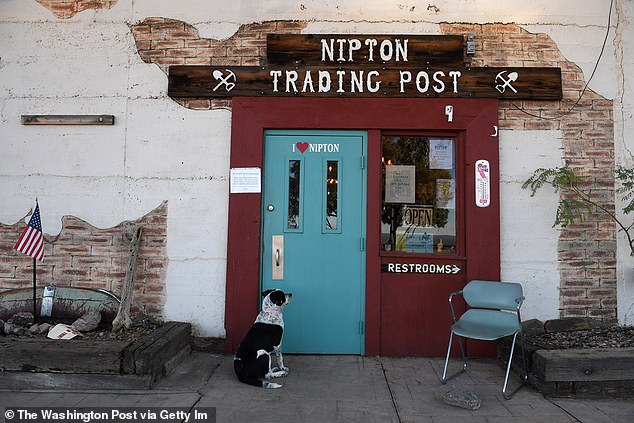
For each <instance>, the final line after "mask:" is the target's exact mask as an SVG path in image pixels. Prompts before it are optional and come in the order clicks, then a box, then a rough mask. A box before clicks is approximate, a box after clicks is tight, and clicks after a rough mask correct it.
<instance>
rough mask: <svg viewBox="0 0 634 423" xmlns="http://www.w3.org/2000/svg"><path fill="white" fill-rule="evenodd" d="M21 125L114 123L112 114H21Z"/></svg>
mask: <svg viewBox="0 0 634 423" xmlns="http://www.w3.org/2000/svg"><path fill="white" fill-rule="evenodd" d="M21 120H22V125H114V115H22V119H21Z"/></svg>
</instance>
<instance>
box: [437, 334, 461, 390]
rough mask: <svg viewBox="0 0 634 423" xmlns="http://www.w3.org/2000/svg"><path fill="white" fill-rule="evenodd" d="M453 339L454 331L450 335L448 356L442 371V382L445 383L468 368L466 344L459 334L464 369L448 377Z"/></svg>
mask: <svg viewBox="0 0 634 423" xmlns="http://www.w3.org/2000/svg"><path fill="white" fill-rule="evenodd" d="M451 341H453V331H451V334H450V335H449V346H448V347H447V358H446V359H445V368H444V370H443V372H442V379H441V380H440V382H441V383H442V384H443V385H444V384H445V383H447V382H449V381H450V380H451V379H453V378H454V377H456V376H458V375H459V374H460V373H463V372H464V371H465V370H467V357H466V356H465V353H464V345H463V343H462V338H461V337H459V336H458V342H459V343H460V353H461V354H462V370H459V371H457V372H456V373H454V374H452V375H451V376H449V377H447V367H448V366H449V355H450V354H451Z"/></svg>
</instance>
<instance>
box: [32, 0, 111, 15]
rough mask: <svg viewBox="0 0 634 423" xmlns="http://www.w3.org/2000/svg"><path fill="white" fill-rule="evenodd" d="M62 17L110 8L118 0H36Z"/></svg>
mask: <svg viewBox="0 0 634 423" xmlns="http://www.w3.org/2000/svg"><path fill="white" fill-rule="evenodd" d="M35 1H37V2H38V3H40V4H41V5H42V6H44V7H46V8H47V9H48V10H50V11H51V12H53V14H54V15H55V16H57V17H58V18H60V19H68V18H72V17H73V16H75V15H76V14H77V13H79V12H82V11H84V10H87V9H110V8H112V6H114V5H115V3H116V2H117V1H118V0H96V1H95V0H92V1H91V0H35Z"/></svg>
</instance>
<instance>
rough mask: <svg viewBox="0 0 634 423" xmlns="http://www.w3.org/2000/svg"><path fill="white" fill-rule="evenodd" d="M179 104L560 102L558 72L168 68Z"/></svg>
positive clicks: (171, 90)
mask: <svg viewBox="0 0 634 423" xmlns="http://www.w3.org/2000/svg"><path fill="white" fill-rule="evenodd" d="M168 95H169V96H170V97H181V98H231V97H234V96H249V97H253V96H255V97H260V96H277V97H340V98H362V97H375V98H379V97H383V98H386V97H419V98H420V97H450V98H498V99H512V100H520V99H524V100H560V99H561V98H562V86H561V69H560V68H519V67H508V68H491V67H482V68H451V67H442V68H398V69H394V68H381V67H378V68H372V67H368V68H365V69H359V68H328V67H316V66H310V67H273V66H263V67H258V66H243V67H239V66H238V67H214V66H187V65H185V66H183V65H181V66H171V67H170V68H169V85H168Z"/></svg>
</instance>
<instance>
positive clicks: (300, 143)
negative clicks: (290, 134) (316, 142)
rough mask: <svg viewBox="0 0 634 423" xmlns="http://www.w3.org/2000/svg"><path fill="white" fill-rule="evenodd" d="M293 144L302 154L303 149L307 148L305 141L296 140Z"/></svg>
mask: <svg viewBox="0 0 634 423" xmlns="http://www.w3.org/2000/svg"><path fill="white" fill-rule="evenodd" d="M295 145H296V146H297V149H298V150H299V151H301V152H302V154H304V151H306V149H307V148H308V143H307V142H298V143H297V144H295Z"/></svg>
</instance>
